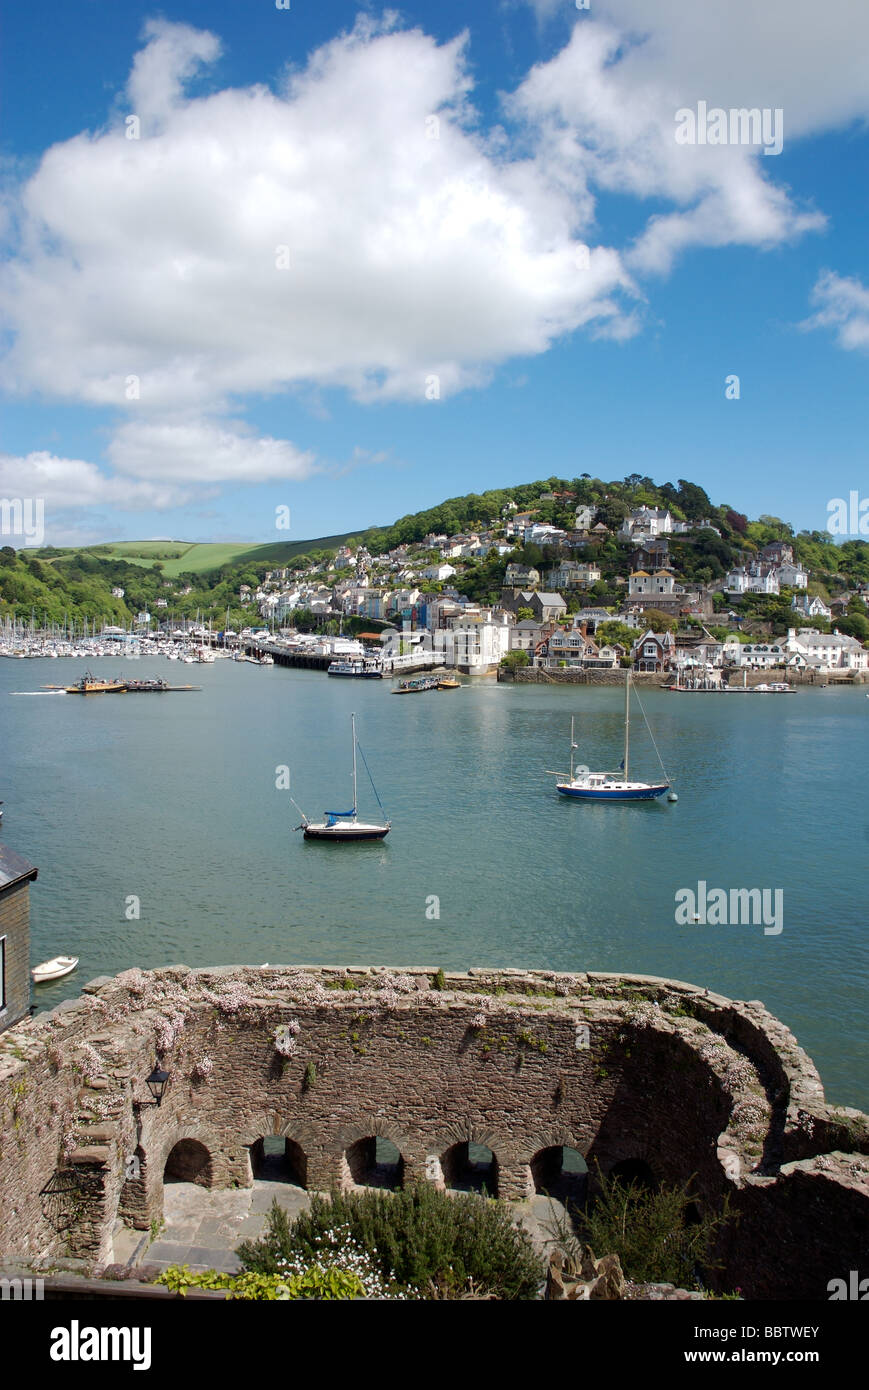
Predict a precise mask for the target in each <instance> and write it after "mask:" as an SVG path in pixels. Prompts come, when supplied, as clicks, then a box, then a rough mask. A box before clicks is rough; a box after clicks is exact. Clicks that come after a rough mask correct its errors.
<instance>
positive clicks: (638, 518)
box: [618, 506, 673, 541]
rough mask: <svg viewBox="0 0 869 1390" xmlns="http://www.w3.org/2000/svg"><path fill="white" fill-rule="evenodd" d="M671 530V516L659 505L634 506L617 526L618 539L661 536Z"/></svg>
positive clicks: (626, 539) (627, 539)
mask: <svg viewBox="0 0 869 1390" xmlns="http://www.w3.org/2000/svg"><path fill="white" fill-rule="evenodd" d="M672 530H673V517H672V516H671V514H670V512H669V510H665V511H661V509H660V508H659V507H646V506H642V507H635V508H634V510H633V511H632V512H630V513H629V515H628V516H626V517H625V519H624V521H623V522H622V524H621V526H620V527H619V531H618V537H619V540H623V541H630V540H638V539H639V538H640V537H641V536H663V535H665V534H666V533H667V532H672Z"/></svg>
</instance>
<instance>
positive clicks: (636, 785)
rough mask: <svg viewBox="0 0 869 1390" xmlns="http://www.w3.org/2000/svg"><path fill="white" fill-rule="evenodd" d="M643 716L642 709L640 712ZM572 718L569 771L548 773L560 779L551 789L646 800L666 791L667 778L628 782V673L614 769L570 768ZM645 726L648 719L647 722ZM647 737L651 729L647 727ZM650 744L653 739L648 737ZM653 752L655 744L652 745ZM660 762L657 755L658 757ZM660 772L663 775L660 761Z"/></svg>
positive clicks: (590, 797)
mask: <svg viewBox="0 0 869 1390" xmlns="http://www.w3.org/2000/svg"><path fill="white" fill-rule="evenodd" d="M643 718H644V719H645V711H644V712H643ZM573 725H574V721H573V719H572V718H571V721H570V773H569V775H566V774H565V773H563V772H555V773H549V774H548V775H549V776H554V777H558V778H560V779H561V780H559V781H558V782H556V784H555V789H556V791H558V792H560V793H561V795H562V796H572V797H577V798H579V799H580V800H583V801H650V800H652V799H653V798H654V797H656V796H662V795H663V794H664V792H665V791H668V790H669V787H670V783H669V781H663V782H632V781H631V780H630V772H629V766H630V764H629V758H630V731H631V673H630V670H628V671H626V672H625V748H624V758H623V760H622V765H621V768H620V769H619V771H618V772H590V771H589V769H588V768H587V767H578V768H574V764H573V754H574V752H575V750H576V747H577V745H576V743H575V742H574V737H573ZM647 727H648V721H647ZM649 734H650V736H651V730H649ZM652 742H653V743H654V739H652ZM655 751H656V752H657V747H656V748H655ZM658 761H659V762H660V761H661V759H660V755H659V756H658ZM661 771H662V772H663V773H664V776H665V777H666V776H667V773H666V770H665V768H664V765H663V763H661ZM669 799H670V800H672V801H675V799H676V793H675V792H670V798H669Z"/></svg>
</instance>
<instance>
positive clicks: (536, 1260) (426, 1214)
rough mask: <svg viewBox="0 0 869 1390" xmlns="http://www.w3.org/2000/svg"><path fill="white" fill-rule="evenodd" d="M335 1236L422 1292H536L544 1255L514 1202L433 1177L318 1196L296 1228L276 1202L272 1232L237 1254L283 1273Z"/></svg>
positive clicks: (390, 1282) (387, 1279)
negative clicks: (440, 1183) (432, 1181)
mask: <svg viewBox="0 0 869 1390" xmlns="http://www.w3.org/2000/svg"><path fill="white" fill-rule="evenodd" d="M336 1242H340V1243H342V1244H344V1245H345V1246H348V1247H349V1246H353V1247H355V1248H356V1249H357V1250H359V1251H361V1252H363V1253H364V1254H365V1255H366V1256H367V1258H368V1259H370V1261H371V1263H372V1265H373V1266H375V1267H376V1269H377V1270H378V1272H379V1274H380V1276H381V1278H382V1280H383V1281H384V1283H385V1284H386V1285H387V1286H390V1287H392V1288H393V1289H395V1288H398V1289H403V1290H407V1291H408V1292H410V1293H412V1294H415V1296H417V1297H423V1298H426V1297H432V1296H437V1297H456V1296H460V1295H461V1293H462V1292H463V1291H466V1290H468V1289H474V1290H475V1291H476V1292H477V1293H480V1292H481V1291H485V1292H487V1293H491V1294H494V1295H496V1296H497V1297H499V1298H504V1299H530V1298H535V1297H536V1296H537V1292H538V1289H539V1286H540V1283H541V1281H542V1279H543V1268H542V1262H541V1259H540V1257H539V1256H538V1255H537V1253H536V1252H535V1249H534V1246H533V1244H532V1242H531V1238H530V1236H529V1235H528V1233H527V1231H525V1230H523V1229H521V1228H520V1227H518V1226H516V1225H514V1223H513V1221H512V1220H511V1219H510V1215H509V1212H508V1210H507V1208H506V1207H505V1206H504V1205H503V1204H501V1203H499V1202H494V1201H488V1200H487V1199H486V1198H484V1197H478V1196H476V1195H470V1194H464V1193H463V1194H461V1195H457V1196H449V1195H448V1194H447V1193H446V1192H440V1191H438V1190H437V1189H436V1188H433V1187H431V1186H430V1185H429V1184H427V1183H422V1184H419V1185H416V1186H414V1185H411V1186H409V1187H407V1188H405V1189H404V1190H403V1191H401V1192H394V1193H390V1192H377V1191H368V1192H352V1193H338V1192H335V1193H333V1194H332V1197H331V1200H330V1199H327V1198H325V1197H318V1196H314V1197H312V1199H311V1209H310V1211H308V1212H304V1213H303V1214H302V1215H301V1216H299V1217H298V1218H297V1219H296V1221H295V1222H294V1223H293V1225H292V1226H290V1224H289V1221H288V1218H287V1215H286V1213H285V1212H284V1211H283V1210H282V1209H281V1208H280V1207H279V1206H278V1205H277V1203H274V1204H273V1206H272V1209H271V1212H270V1213H269V1223H268V1230H267V1232H266V1234H265V1235H264V1236H263V1237H262V1238H261V1239H260V1240H258V1241H246V1242H245V1243H244V1244H243V1245H241V1246H239V1248H238V1251H237V1254H238V1256H239V1259H240V1260H241V1261H242V1264H243V1265H244V1266H245V1268H246V1269H248V1270H252V1271H256V1272H257V1273H260V1274H268V1275H277V1274H278V1273H279V1272H280V1271H281V1270H282V1269H285V1268H287V1266H288V1265H293V1266H294V1265H295V1264H296V1262H297V1261H299V1260H301V1261H302V1262H304V1263H307V1262H315V1261H318V1260H322V1259H323V1255H324V1252H327V1251H329V1249H330V1248H334V1245H335V1244H336Z"/></svg>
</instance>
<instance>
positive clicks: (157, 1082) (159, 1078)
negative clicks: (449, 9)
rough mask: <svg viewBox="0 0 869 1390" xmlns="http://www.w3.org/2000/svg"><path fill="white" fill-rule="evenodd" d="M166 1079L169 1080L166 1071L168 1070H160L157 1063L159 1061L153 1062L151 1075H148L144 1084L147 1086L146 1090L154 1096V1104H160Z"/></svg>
mask: <svg viewBox="0 0 869 1390" xmlns="http://www.w3.org/2000/svg"><path fill="white" fill-rule="evenodd" d="M168 1080H169V1073H168V1071H161V1070H160V1063H159V1062H155V1063H154V1070H153V1071H152V1072H151V1075H150V1076H149V1077H148V1079H147V1081H146V1082H145V1085H146V1086H147V1087H148V1090H149V1091H150V1092H151V1095H152V1096H153V1097H154V1104H155V1105H159V1104H160V1101H161V1100H162V1099H163V1092H164V1091H165V1089H166V1082H167V1081H168Z"/></svg>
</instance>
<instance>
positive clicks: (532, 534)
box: [524, 521, 567, 545]
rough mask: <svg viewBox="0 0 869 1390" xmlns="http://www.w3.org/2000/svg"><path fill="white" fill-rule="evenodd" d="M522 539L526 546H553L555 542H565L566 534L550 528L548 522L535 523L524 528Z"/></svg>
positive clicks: (552, 527) (556, 527) (556, 528)
mask: <svg viewBox="0 0 869 1390" xmlns="http://www.w3.org/2000/svg"><path fill="white" fill-rule="evenodd" d="M524 538H525V544H526V545H554V544H555V542H556V541H561V540H567V532H566V531H562V530H561V529H560V528H559V527H558V526H550V524H549V522H548V521H537V522H535V523H534V525H533V526H526V527H525V532H524Z"/></svg>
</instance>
